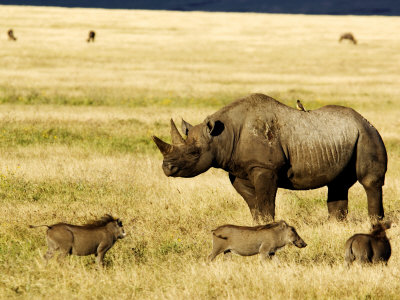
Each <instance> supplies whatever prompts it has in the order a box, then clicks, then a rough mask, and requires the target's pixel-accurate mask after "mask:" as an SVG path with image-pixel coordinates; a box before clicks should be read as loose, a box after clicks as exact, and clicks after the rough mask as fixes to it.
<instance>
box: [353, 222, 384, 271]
mask: <svg viewBox="0 0 400 300" xmlns="http://www.w3.org/2000/svg"><path fill="white" fill-rule="evenodd" d="M391 224H392V223H391V221H387V222H382V223H381V222H378V223H375V224H373V225H372V230H371V232H370V233H369V234H365V233H358V234H355V235H353V236H352V237H351V238H349V239H348V240H347V242H346V244H345V249H346V253H345V260H346V262H347V265H348V266H349V265H351V264H352V263H353V262H354V261H355V260H357V261H358V262H360V263H378V262H384V263H386V264H387V262H388V260H389V258H390V255H391V253H392V248H391V246H390V242H389V239H388V238H387V236H386V229H389V228H390V227H391Z"/></svg>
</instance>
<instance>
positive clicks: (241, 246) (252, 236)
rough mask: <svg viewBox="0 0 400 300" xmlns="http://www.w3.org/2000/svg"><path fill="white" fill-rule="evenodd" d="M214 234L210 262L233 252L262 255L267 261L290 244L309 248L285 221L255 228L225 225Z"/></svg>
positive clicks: (244, 254) (243, 254) (213, 231)
mask: <svg viewBox="0 0 400 300" xmlns="http://www.w3.org/2000/svg"><path fill="white" fill-rule="evenodd" d="M212 233H213V250H212V252H211V254H210V255H209V257H208V258H209V260H210V261H213V260H214V258H215V257H216V256H217V255H218V254H220V253H222V252H224V253H225V254H226V253H228V252H231V251H232V252H233V253H236V254H239V255H242V256H250V255H255V254H258V253H260V254H261V255H262V257H263V258H264V259H267V258H271V257H272V256H273V255H275V252H276V251H277V250H278V249H280V248H282V247H284V246H285V245H287V244H290V243H292V244H294V245H295V246H296V247H299V248H304V247H306V246H307V244H306V243H305V242H304V241H303V240H302V238H301V237H300V236H299V235H298V234H297V232H296V229H294V227H292V226H289V225H288V224H287V223H286V222H285V221H279V222H273V223H270V224H267V225H261V226H255V227H245V226H236V225H223V226H220V227H218V228H217V229H214V230H212Z"/></svg>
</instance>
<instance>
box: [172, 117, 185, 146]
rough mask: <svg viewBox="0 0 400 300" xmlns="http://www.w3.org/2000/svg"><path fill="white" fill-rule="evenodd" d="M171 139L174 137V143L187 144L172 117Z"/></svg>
mask: <svg viewBox="0 0 400 300" xmlns="http://www.w3.org/2000/svg"><path fill="white" fill-rule="evenodd" d="M171 139H172V144H173V145H182V144H185V140H184V139H183V137H182V136H181V134H180V133H179V131H178V128H176V126H175V123H174V120H172V119H171Z"/></svg>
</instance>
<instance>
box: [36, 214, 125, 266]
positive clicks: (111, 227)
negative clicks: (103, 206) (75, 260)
mask: <svg viewBox="0 0 400 300" xmlns="http://www.w3.org/2000/svg"><path fill="white" fill-rule="evenodd" d="M41 226H45V227H47V228H48V229H47V244H48V250H47V252H46V254H45V255H44V259H45V260H46V262H48V261H49V260H50V259H51V258H52V257H53V255H54V253H55V252H56V251H59V252H60V254H59V256H58V258H57V259H58V261H60V260H61V259H63V258H64V257H65V256H66V255H67V254H73V255H78V256H86V255H91V254H94V255H95V256H96V262H97V263H98V264H99V265H100V266H103V259H104V255H105V254H106V252H107V251H108V250H110V248H111V247H112V246H113V245H114V243H115V242H116V241H117V240H118V239H122V238H124V237H125V231H124V227H123V226H122V222H121V221H120V220H119V219H115V218H113V217H112V216H111V215H105V216H104V217H102V218H101V219H99V220H97V221H94V222H92V223H88V224H85V225H82V226H78V225H71V224H66V223H57V224H54V225H38V226H33V225H30V226H29V227H30V228H36V227H41Z"/></svg>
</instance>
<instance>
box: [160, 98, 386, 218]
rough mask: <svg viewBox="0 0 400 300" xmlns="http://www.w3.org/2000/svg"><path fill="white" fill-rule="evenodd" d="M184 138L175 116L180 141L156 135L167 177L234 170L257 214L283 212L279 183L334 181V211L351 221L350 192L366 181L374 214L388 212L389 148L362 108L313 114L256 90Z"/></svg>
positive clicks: (309, 185)
mask: <svg viewBox="0 0 400 300" xmlns="http://www.w3.org/2000/svg"><path fill="white" fill-rule="evenodd" d="M182 131H183V132H184V133H185V134H186V135H187V138H186V139H184V138H183V137H182V136H181V135H180V133H179V131H178V129H177V128H176V126H175V123H174V121H173V120H172V119H171V137H172V145H171V144H168V143H166V142H164V141H162V140H161V139H159V138H157V137H156V136H153V140H154V142H155V143H156V145H157V147H158V148H159V150H160V151H161V153H162V155H163V157H164V160H163V164H162V169H163V171H164V173H165V175H166V176H172V177H194V176H197V175H199V174H201V173H204V172H206V171H207V170H208V169H209V168H211V167H214V168H221V169H223V170H225V171H227V172H228V173H229V179H230V181H231V183H232V185H233V187H234V188H235V189H236V191H237V192H238V193H239V194H240V195H241V196H242V197H243V198H244V200H245V201H246V202H247V204H248V206H249V209H250V212H251V214H252V216H253V219H254V220H255V221H256V222H257V221H259V222H260V223H264V224H265V223H267V222H268V220H271V219H273V218H274V216H275V196H276V192H277V189H278V188H285V189H291V190H309V189H316V188H320V187H322V186H328V201H327V202H328V212H329V214H330V216H331V217H336V218H337V219H339V220H341V219H344V218H345V217H346V215H347V211H348V190H349V188H350V187H351V186H352V185H353V184H354V183H355V182H356V181H357V180H358V181H359V182H360V183H361V184H362V186H363V187H364V189H365V191H366V193H367V200H368V214H369V215H370V216H376V217H378V218H383V217H384V212H383V205H382V186H383V184H384V180H385V173H386V168H387V154H386V148H385V145H384V144H383V141H382V138H381V136H380V135H379V133H378V131H377V130H376V129H375V128H374V126H372V125H371V124H370V123H369V122H368V121H367V120H366V119H365V118H364V117H363V116H361V115H360V114H359V113H357V112H356V111H355V110H353V109H351V108H347V107H343V106H336V105H328V106H325V107H322V108H319V109H315V110H312V111H309V112H308V113H307V114H305V113H304V112H301V111H298V110H296V109H294V108H291V107H288V106H286V105H284V104H282V103H280V102H278V101H276V100H275V99H273V98H271V97H268V96H265V95H262V94H253V95H250V96H249V97H246V98H243V99H239V100H236V101H234V102H233V103H231V104H229V105H227V106H225V107H223V108H222V109H221V110H219V111H217V112H216V113H214V114H212V115H210V116H208V117H207V118H206V119H205V120H204V121H203V122H202V123H200V124H198V125H196V126H192V125H190V124H189V123H187V122H185V121H183V122H182Z"/></svg>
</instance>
